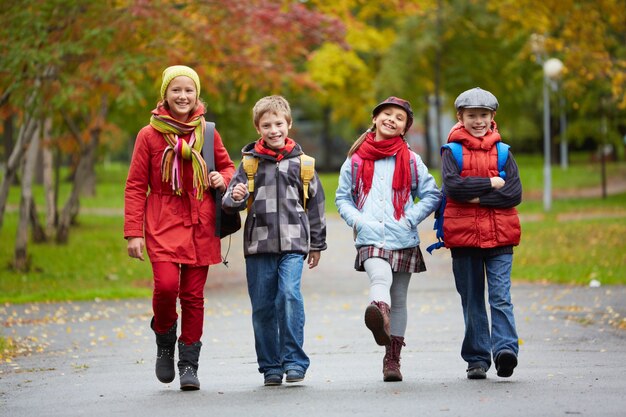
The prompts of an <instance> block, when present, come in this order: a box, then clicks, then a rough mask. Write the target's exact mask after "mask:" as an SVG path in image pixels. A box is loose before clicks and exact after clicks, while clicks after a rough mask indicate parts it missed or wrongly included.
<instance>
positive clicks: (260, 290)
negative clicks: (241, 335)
mask: <svg viewBox="0 0 626 417" xmlns="http://www.w3.org/2000/svg"><path fill="white" fill-rule="evenodd" d="M303 265H304V255H303V254H299V253H285V254H276V255H274V254H264V255H255V256H249V257H247V258H246V274H247V279H248V294H249V295H250V302H251V304H252V326H253V329H254V346H255V349H256V355H257V362H258V364H259V372H261V373H263V374H264V375H266V376H267V375H271V374H278V375H282V374H283V373H284V372H287V371H288V370H290V369H295V370H298V371H301V372H306V370H307V369H308V367H309V363H310V362H309V357H308V356H307V355H306V354H305V353H304V350H303V349H302V346H303V345H304V301H303V299H302V293H301V292H300V281H301V278H302V267H303Z"/></svg>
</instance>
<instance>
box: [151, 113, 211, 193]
mask: <svg viewBox="0 0 626 417" xmlns="http://www.w3.org/2000/svg"><path fill="white" fill-rule="evenodd" d="M203 113H204V109H203V108H199V109H198V111H196V114H195V115H194V117H193V119H192V120H191V121H190V122H187V123H183V122H181V121H179V120H176V119H174V118H173V117H172V116H170V115H169V113H167V111H165V109H162V108H159V109H156V110H153V111H152V117H151V118H150V126H152V127H153V128H155V129H156V130H157V131H158V132H161V133H162V134H163V138H164V139H165V141H166V142H167V147H166V148H165V151H163V157H162V158H161V178H162V180H163V181H164V182H169V183H171V185H172V191H174V193H175V194H176V195H181V194H182V192H183V189H182V187H183V160H184V159H187V160H191V164H192V166H193V189H194V192H195V194H196V198H197V199H198V200H202V197H203V195H204V191H205V190H206V189H207V188H209V175H208V171H207V166H206V163H205V162H204V159H203V158H202V155H201V154H200V152H201V151H202V146H203V145H204V129H205V122H204V116H203ZM188 134H191V136H190V137H189V141H188V142H187V141H185V140H184V139H182V138H181V137H180V136H185V135H188Z"/></svg>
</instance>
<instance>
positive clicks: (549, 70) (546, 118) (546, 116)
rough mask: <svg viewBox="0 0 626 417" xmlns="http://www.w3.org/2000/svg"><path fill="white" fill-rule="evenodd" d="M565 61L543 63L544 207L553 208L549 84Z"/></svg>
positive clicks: (552, 59)
mask: <svg viewBox="0 0 626 417" xmlns="http://www.w3.org/2000/svg"><path fill="white" fill-rule="evenodd" d="M562 70H563V63H562V62H561V61H560V60H559V59H557V58H550V59H548V60H547V61H545V62H544V63H543V158H544V159H543V209H544V211H550V209H551V208H552V170H551V166H550V163H551V160H552V156H551V142H552V141H551V137H550V92H549V91H548V84H553V83H554V82H555V80H557V79H558V78H559V76H560V75H561V71H562Z"/></svg>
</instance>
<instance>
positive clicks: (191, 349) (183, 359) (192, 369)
mask: <svg viewBox="0 0 626 417" xmlns="http://www.w3.org/2000/svg"><path fill="white" fill-rule="evenodd" d="M201 347H202V342H196V343H192V344H190V345H186V344H184V343H183V342H181V341H179V342H178V372H179V374H180V389H182V390H183V391H193V390H198V389H200V381H199V380H198V359H199V357H200V348H201Z"/></svg>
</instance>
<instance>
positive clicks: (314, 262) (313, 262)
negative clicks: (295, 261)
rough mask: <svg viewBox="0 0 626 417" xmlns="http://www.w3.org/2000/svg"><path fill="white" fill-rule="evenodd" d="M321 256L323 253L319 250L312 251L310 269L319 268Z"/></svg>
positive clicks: (309, 260) (309, 261) (310, 253)
mask: <svg viewBox="0 0 626 417" xmlns="http://www.w3.org/2000/svg"><path fill="white" fill-rule="evenodd" d="M320 256H322V253H321V252H320V251H318V250H312V251H310V252H309V259H308V263H309V269H311V268H315V267H316V266H317V264H318V263H319V261H320Z"/></svg>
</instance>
